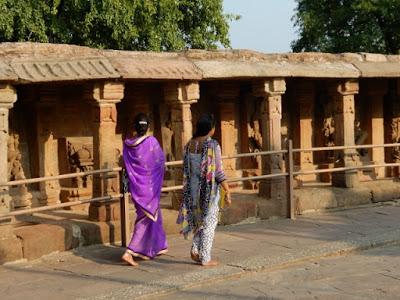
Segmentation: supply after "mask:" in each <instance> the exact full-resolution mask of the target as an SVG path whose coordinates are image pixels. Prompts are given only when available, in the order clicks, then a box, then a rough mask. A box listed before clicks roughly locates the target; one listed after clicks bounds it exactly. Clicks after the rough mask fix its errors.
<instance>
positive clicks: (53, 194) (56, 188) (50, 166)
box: [36, 89, 60, 205]
mask: <svg viewBox="0 0 400 300" xmlns="http://www.w3.org/2000/svg"><path fill="white" fill-rule="evenodd" d="M56 103H57V94H56V90H55V89H41V91H40V99H39V102H38V103H37V106H36V109H37V128H38V131H37V134H38V137H37V139H38V154H39V175H40V177H44V176H55V175H58V174H59V169H58V141H57V139H56V138H55V137H54V128H55V127H54V126H55V122H53V118H54V117H55V115H54V111H55V108H56ZM39 186H40V196H39V204H40V205H50V204H56V203H60V184H59V181H58V180H52V181H45V182H41V183H40V184H39Z"/></svg>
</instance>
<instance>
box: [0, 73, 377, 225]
mask: <svg viewBox="0 0 400 300" xmlns="http://www.w3.org/2000/svg"><path fill="white" fill-rule="evenodd" d="M235 89H237V87H234V86H232V89H230V91H232V90H235ZM221 90H222V89H221ZM252 91H253V95H254V96H256V97H260V98H261V99H262V101H261V108H260V109H261V118H262V124H261V132H262V136H263V150H281V147H282V141H281V119H282V95H283V94H284V93H285V92H286V82H285V80H284V79H283V78H271V79H265V80H258V81H254V82H253V86H252ZM358 91H359V87H358V81H357V80H338V81H335V82H332V83H331V84H330V86H329V95H330V96H331V98H332V99H333V102H334V106H335V109H334V111H335V144H336V145H347V146H351V145H354V119H355V107H354V98H355V95H356V94H357V93H358ZM217 95H218V97H219V98H221V99H220V112H221V116H220V117H221V144H222V149H223V154H225V155H226V154H234V153H235V151H236V150H235V147H232V141H230V140H229V139H230V138H231V137H232V132H231V129H232V126H231V125H232V124H230V122H232V120H235V117H234V115H232V114H234V107H235V102H234V100H233V99H234V98H235V95H236V93H235V95H231V93H230V92H227V91H225V90H224V91H223V92H219V93H217ZM298 95H299V96H298V98H299V101H300V103H302V101H303V102H307V103H309V102H310V101H308V100H307V99H310V97H313V96H312V91H311V94H310V92H309V90H308V89H307V85H305V86H303V87H299V89H298ZM86 97H88V99H89V100H90V101H92V103H93V105H94V109H93V111H94V122H93V126H94V127H93V144H94V145H93V150H94V168H95V169H102V168H111V167H113V166H115V148H114V146H113V145H112V143H110V141H112V140H114V138H115V132H116V124H117V109H116V104H117V103H119V102H120V101H121V100H122V99H123V98H124V84H123V83H121V82H98V83H96V84H94V85H93V87H91V88H90V89H88V91H87V93H86ZM164 97H165V102H166V103H167V104H168V105H169V107H170V111H171V120H172V130H173V132H174V143H173V144H174V147H175V149H174V150H175V158H176V159H180V158H182V151H183V147H184V145H185V144H186V143H187V141H188V140H189V139H190V138H191V136H192V114H191V105H192V104H193V103H196V102H197V101H198V99H199V98H200V92H199V84H198V83H197V82H171V83H166V84H165V85H164ZM371 97H372V98H373V103H375V102H374V101H376V102H377V103H380V105H377V107H380V109H382V99H381V95H378V94H376V93H375V94H373V93H372V94H371ZM53 98H54V97H53ZM53 98H52V97H51V95H47V96H46V94H45V93H44V94H43V95H42V96H41V101H40V103H41V104H40V105H42V106H43V107H46V105H47V106H49V107H50V106H51V105H50V103H51V101H52V100H51V99H53ZM16 99H17V94H16V90H15V88H14V87H12V86H10V85H2V86H0V148H1V149H0V182H6V181H7V167H6V166H7V139H8V113H9V109H11V108H12V107H13V104H14V102H15V101H16ZM46 99H47V100H46ZM41 111H42V114H43V115H41V116H38V118H39V119H40V118H42V122H41V123H42V124H44V125H42V126H44V128H42V129H40V128H39V132H40V134H41V135H42V137H41V138H42V139H43V140H44V142H43V143H40V144H41V145H42V146H41V147H42V148H41V149H39V150H40V151H42V152H43V153H42V157H46V155H50V156H52V155H53V156H54V153H50V152H52V151H57V150H56V149H53V148H52V146H51V139H52V135H51V129H50V128H49V127H48V126H47V127H46V118H49V115H50V113H47V112H46V110H45V109H44V110H41ZM312 111H313V108H312V107H310V105H308V106H307V105H300V116H301V118H300V119H301V121H300V122H301V123H300V147H301V148H308V147H311V146H312V142H311V140H310V134H309V133H310V132H311V131H312V128H311V126H312V124H311V122H312V120H311V119H310V118H309V117H310V115H311V113H312ZM376 115H377V116H381V114H380V112H376ZM374 116H375V115H374V114H373V115H372V121H371V122H372V126H373V128H374V129H375V128H378V129H379V130H381V132H383V123H382V122H381V120H380V117H379V118H378V117H376V118H375V117H374ZM307 132H308V135H307ZM236 136H237V134H236ZM237 142H238V141H237ZM372 142H373V143H383V142H384V140H383V134H382V133H380V134H379V135H374V134H373V136H372ZM373 158H374V160H375V162H378V163H379V162H383V161H384V153H383V150H382V149H375V150H373ZM283 161H284V160H283V156H282V155H280V154H277V155H271V156H264V157H263V159H262V172H263V174H270V173H279V172H282V171H283V168H284V167H283V164H284V162H283ZM300 162H301V164H302V166H303V167H307V164H309V165H312V164H313V161H312V155H310V153H302V154H301V158H300ZM233 164H234V162H233V161H231V162H229V161H228V162H226V163H225V167H226V168H227V169H228V170H232V171H234V169H235V168H234V165H233ZM355 164H357V155H356V152H355V151H354V150H343V151H341V153H340V159H339V160H337V161H336V166H346V167H347V166H354V165H355ZM40 165H41V168H40V176H50V175H56V174H52V172H51V168H50V167H48V166H46V162H41V163H40ZM357 181H358V176H357V173H356V172H342V173H335V174H334V176H333V178H332V182H333V184H334V185H336V186H342V187H353V186H355V185H356V184H357ZM54 184H56V183H54V182H52V183H43V184H42V185H41V191H43V192H44V193H43V194H44V195H49V194H51V190H54V189H55V187H54ZM285 190H286V189H285V187H284V182H283V181H282V180H270V181H263V182H262V183H261V185H260V194H261V195H262V196H266V197H268V198H271V199H277V200H278V201H284V200H285V198H286V197H285ZM114 193H118V180H117V179H115V178H114V179H113V178H108V177H97V176H95V177H94V182H93V196H94V197H97V196H104V195H109V194H114ZM117 209H118V208H117V207H113V206H112V205H103V204H102V203H97V204H93V205H91V207H90V212H89V214H90V216H91V217H92V218H93V219H97V220H107V219H114V218H116V217H115V215H116V214H118V212H117ZM10 210H12V204H11V201H10V198H9V196H8V191H7V188H4V187H2V188H1V190H0V211H10Z"/></svg>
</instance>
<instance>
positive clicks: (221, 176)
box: [215, 144, 232, 206]
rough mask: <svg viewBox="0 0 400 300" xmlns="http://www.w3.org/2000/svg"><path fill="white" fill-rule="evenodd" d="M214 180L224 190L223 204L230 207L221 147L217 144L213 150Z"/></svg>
mask: <svg viewBox="0 0 400 300" xmlns="http://www.w3.org/2000/svg"><path fill="white" fill-rule="evenodd" d="M215 168H216V169H215V180H216V181H217V182H218V183H219V184H220V185H221V186H222V188H223V189H224V190H225V193H226V194H225V199H224V200H225V202H226V205H227V206H230V205H231V203H232V201H231V191H230V189H229V185H228V182H227V181H226V176H225V172H224V167H223V164H222V158H221V147H220V146H219V145H218V144H217V146H216V149H215Z"/></svg>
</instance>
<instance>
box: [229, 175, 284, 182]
mask: <svg viewBox="0 0 400 300" xmlns="http://www.w3.org/2000/svg"><path fill="white" fill-rule="evenodd" d="M287 175H288V173H276V174H267V175H259V176H249V177H237V178H229V179H227V180H226V181H227V182H237V181H248V180H260V179H268V178H276V177H284V176H287Z"/></svg>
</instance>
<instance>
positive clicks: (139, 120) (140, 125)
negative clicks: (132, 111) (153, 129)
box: [133, 113, 150, 136]
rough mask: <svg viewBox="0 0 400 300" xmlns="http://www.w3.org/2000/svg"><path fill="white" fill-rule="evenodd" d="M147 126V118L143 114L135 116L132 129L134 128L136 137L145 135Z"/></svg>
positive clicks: (148, 123)
mask: <svg viewBox="0 0 400 300" xmlns="http://www.w3.org/2000/svg"><path fill="white" fill-rule="evenodd" d="M149 125H150V122H149V118H148V117H147V116H146V115H145V114H144V113H139V114H137V115H136V116H135V120H134V121H133V127H134V128H135V130H136V133H137V134H138V136H143V135H145V134H146V132H147V130H148V129H149Z"/></svg>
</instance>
